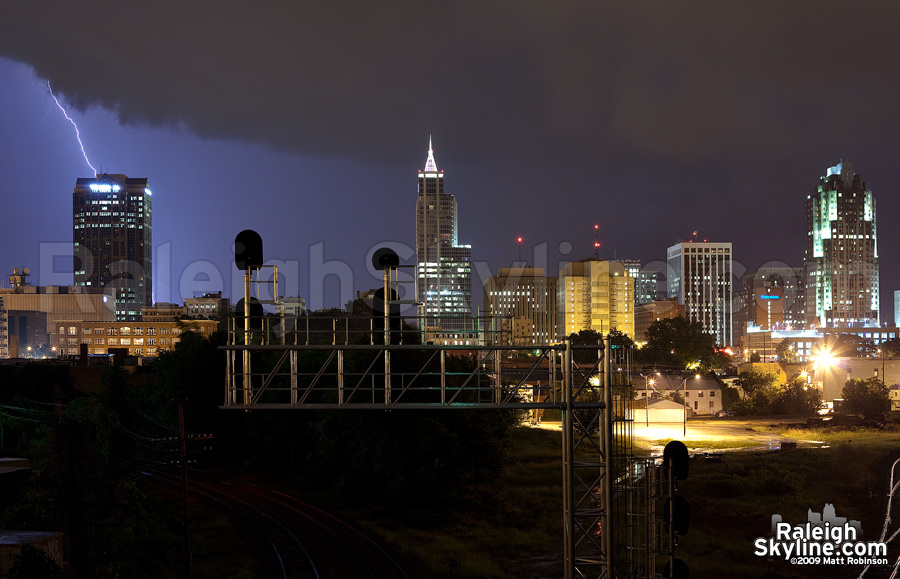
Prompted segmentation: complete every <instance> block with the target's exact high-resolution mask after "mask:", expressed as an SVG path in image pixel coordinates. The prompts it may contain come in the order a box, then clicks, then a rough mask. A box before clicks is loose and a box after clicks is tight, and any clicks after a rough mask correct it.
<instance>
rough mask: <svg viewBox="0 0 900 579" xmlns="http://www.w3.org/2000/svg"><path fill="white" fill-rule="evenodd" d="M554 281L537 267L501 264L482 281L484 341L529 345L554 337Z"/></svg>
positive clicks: (551, 340)
mask: <svg viewBox="0 0 900 579" xmlns="http://www.w3.org/2000/svg"><path fill="white" fill-rule="evenodd" d="M556 282H557V279H556V278H555V277H547V276H546V275H545V274H544V269H543V268H540V267H504V268H500V272H499V273H498V274H497V275H496V276H494V277H491V278H488V280H487V282H485V284H484V313H485V322H484V326H485V341H486V342H487V343H488V344H490V345H503V346H531V345H535V344H552V343H554V342H555V341H556Z"/></svg>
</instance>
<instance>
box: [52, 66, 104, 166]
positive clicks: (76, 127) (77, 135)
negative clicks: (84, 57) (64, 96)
mask: <svg viewBox="0 0 900 579" xmlns="http://www.w3.org/2000/svg"><path fill="white" fill-rule="evenodd" d="M47 90H48V91H50V96H51V97H53V101H54V102H55V103H56V106H58V107H59V110H61V111H62V114H63V115H65V117H66V118H67V119H69V122H70V123H72V126H73V127H75V138H76V139H78V145H79V146H81V154H82V156H84V162H85V163H87V164H88V167H90V168H91V171H93V172H94V175H95V176H96V175H97V169H94V166H93V165H91V162H90V160H88V156H87V153H86V152H85V151H84V143H82V142H81V133H80V132H78V125H77V124H75V121H73V120H72V117H70V116H69V113H67V112H66V109H64V108H63V106H62V105H61V104H59V99H57V98H56V95H54V94H53V89H52V88H50V81H49V80H48V81H47Z"/></svg>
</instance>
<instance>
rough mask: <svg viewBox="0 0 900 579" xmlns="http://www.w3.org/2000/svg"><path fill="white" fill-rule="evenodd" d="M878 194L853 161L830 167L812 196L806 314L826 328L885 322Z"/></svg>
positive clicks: (809, 202)
mask: <svg viewBox="0 0 900 579" xmlns="http://www.w3.org/2000/svg"><path fill="white" fill-rule="evenodd" d="M876 241H877V240H876V232H875V198H874V197H873V196H872V192H871V191H869V190H868V189H866V182H865V181H863V180H862V178H861V177H860V176H859V174H858V173H854V172H853V165H852V164H851V163H849V162H841V163H838V164H837V165H835V166H833V167H829V168H828V169H827V170H826V171H825V176H824V177H821V178H820V179H819V185H818V187H817V188H816V191H815V193H813V194H812V195H807V196H806V253H805V256H804V265H805V269H806V308H805V309H806V316H807V323H809V324H814V325H817V326H818V327H822V328H835V327H866V326H877V325H879V319H880V318H879V301H878V244H877V242H876Z"/></svg>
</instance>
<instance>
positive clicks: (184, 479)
mask: <svg viewBox="0 0 900 579" xmlns="http://www.w3.org/2000/svg"><path fill="white" fill-rule="evenodd" d="M245 319H246V318H245ZM178 442H179V446H180V454H181V483H182V486H183V488H184V568H185V570H186V571H187V576H188V577H190V576H191V502H190V499H189V497H188V472H187V451H186V450H187V448H186V447H187V445H186V443H185V436H184V398H178Z"/></svg>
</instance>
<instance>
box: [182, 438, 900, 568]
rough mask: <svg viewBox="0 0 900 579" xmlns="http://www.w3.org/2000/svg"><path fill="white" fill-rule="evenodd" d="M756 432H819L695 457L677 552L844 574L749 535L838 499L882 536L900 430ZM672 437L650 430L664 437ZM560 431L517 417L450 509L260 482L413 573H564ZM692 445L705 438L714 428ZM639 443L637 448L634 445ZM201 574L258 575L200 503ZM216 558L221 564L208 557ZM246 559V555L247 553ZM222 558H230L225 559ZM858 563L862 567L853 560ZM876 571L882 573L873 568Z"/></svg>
mask: <svg viewBox="0 0 900 579" xmlns="http://www.w3.org/2000/svg"><path fill="white" fill-rule="evenodd" d="M754 428H756V429H759V430H758V431H759V432H765V433H770V434H773V435H775V436H776V437H780V438H799V439H803V440H816V441H820V442H821V443H822V444H820V445H818V446H817V447H811V448H797V449H792V450H785V451H752V450H742V449H745V448H746V447H747V443H746V441H742V440H741V439H740V437H734V438H733V439H729V441H726V442H720V443H719V444H718V446H713V447H712V448H720V449H721V450H727V451H729V452H726V453H725V454H724V456H723V457H722V459H721V460H718V461H707V460H704V459H703V458H700V457H697V458H694V459H692V460H691V466H690V469H691V471H690V475H689V477H688V479H687V480H685V481H683V482H682V483H680V490H679V493H680V494H682V495H684V496H685V497H686V498H687V499H688V501H689V503H690V507H691V517H690V518H691V528H690V531H689V533H688V534H687V535H686V536H685V537H683V538H682V540H681V545H680V547H679V557H681V558H682V559H684V560H685V561H686V562H687V563H688V565H689V567H690V570H691V577H695V578H697V577H699V578H704V577H710V578H720V577H733V578H742V577H747V578H750V577H763V576H764V575H765V574H766V573H775V575H771V576H773V577H775V576H777V577H817V578H818V577H838V576H840V577H846V576H850V575H852V574H853V572H852V571H849V573H850V574H849V575H848V569H847V568H840V567H822V568H811V567H802V568H801V567H792V566H791V565H789V564H787V563H785V562H781V561H773V562H770V561H767V560H766V559H764V558H760V557H756V556H754V555H753V550H754V548H753V540H754V539H755V538H757V537H762V536H766V534H767V533H768V532H769V528H770V524H771V516H772V515H773V514H776V513H777V514H780V515H782V516H783V518H784V520H785V521H788V522H792V523H800V522H803V521H805V520H806V516H807V511H808V510H809V509H812V510H813V511H816V512H821V511H822V509H823V507H824V505H825V503H832V504H834V506H835V508H836V510H837V514H838V515H839V516H844V517H848V518H850V519H856V520H859V521H861V522H862V527H863V531H864V532H865V533H866V538H867V539H874V538H877V535H878V533H879V531H880V528H881V525H882V522H883V514H884V513H883V511H884V504H885V487H886V486H887V477H888V468H889V466H890V463H891V462H892V460H893V459H894V458H896V457H897V456H900V432H897V431H885V430H865V429H854V430H844V431H834V430H806V429H801V430H792V429H790V428H789V427H779V426H777V425H774V426H772V425H769V424H767V423H765V421H761V422H760V425H759V426H755V427H754ZM665 442H667V440H666V439H660V440H656V441H653V444H654V445H656V444H659V445H663V444H665ZM560 445H561V433H560V431H559V430H556V429H546V430H542V429H534V428H526V427H523V428H519V429H517V430H516V432H515V436H514V444H513V446H512V449H511V452H510V457H509V459H510V460H509V462H508V464H507V465H506V466H505V467H504V469H503V471H502V474H501V476H500V478H499V480H498V481H497V482H496V483H495V484H493V485H491V486H490V487H486V488H482V489H478V490H476V491H475V492H474V493H473V494H472V495H471V496H469V497H468V500H466V501H464V502H463V503H461V504H460V505H458V507H456V508H454V509H452V510H450V509H448V508H446V507H445V506H441V505H421V506H415V505H407V506H404V507H396V506H393V507H391V506H384V505H362V506H354V507H347V506H346V505H345V504H344V501H343V499H342V497H340V496H333V494H332V495H329V494H328V493H327V492H317V493H313V494H310V493H309V489H308V488H302V487H301V486H296V487H294V488H290V487H291V486H292V485H295V484H296V479H292V478H289V479H281V480H280V481H272V480H269V481H261V482H267V483H270V484H276V485H279V486H281V485H283V486H285V488H286V490H290V491H291V492H295V493H297V494H299V495H301V496H304V497H305V498H306V499H307V500H310V501H311V502H314V503H317V504H320V505H321V506H323V507H325V508H328V509H332V510H335V511H337V512H339V513H340V514H341V515H343V516H344V517H345V518H347V520H349V521H350V522H352V523H353V524H355V525H357V526H358V527H360V528H363V529H364V530H367V531H368V532H369V533H371V534H372V535H373V536H374V537H376V538H377V539H378V540H380V541H381V542H382V543H384V544H386V545H388V548H389V550H390V551H392V552H393V554H394V555H395V556H396V557H398V559H399V560H400V561H404V562H405V564H406V566H407V568H408V569H409V572H410V576H415V577H428V578H436V579H449V578H480V579H484V578H490V579H513V578H515V579H520V578H521V579H529V578H532V579H538V578H541V579H543V578H557V577H561V576H562V557H561V552H562V508H561V503H562V490H561V489H562V468H561V463H560ZM688 446H689V447H693V446H696V448H703V449H709V448H711V446H710V441H709V440H708V439H704V440H696V441H691V440H688ZM638 450H640V449H638ZM196 516H197V518H196V519H195V523H194V524H195V527H194V531H195V533H196V538H195V555H197V556H196V557H195V561H197V562H198V563H200V566H201V568H200V569H197V571H199V573H198V574H197V575H196V576H215V574H216V573H217V571H220V570H221V569H223V568H230V570H231V571H232V572H233V573H234V574H233V575H230V576H251V574H252V569H251V568H250V566H249V563H248V562H247V552H248V551H247V548H246V547H241V545H240V543H241V539H240V537H239V536H237V534H236V532H235V531H234V530H233V529H231V530H229V528H228V525H229V523H228V522H227V521H225V520H223V518H222V517H220V516H217V515H216V514H215V513H212V512H206V511H204V509H202V508H200V509H197V511H196ZM209 561H216V562H217V567H216V568H215V569H214V568H203V566H204V565H205V564H204V563H203V562H209ZM242 561H243V563H242ZM223 566H224V567H223ZM857 571H858V570H857ZM871 576H873V577H875V576H881V574H877V573H876V574H871Z"/></svg>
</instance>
